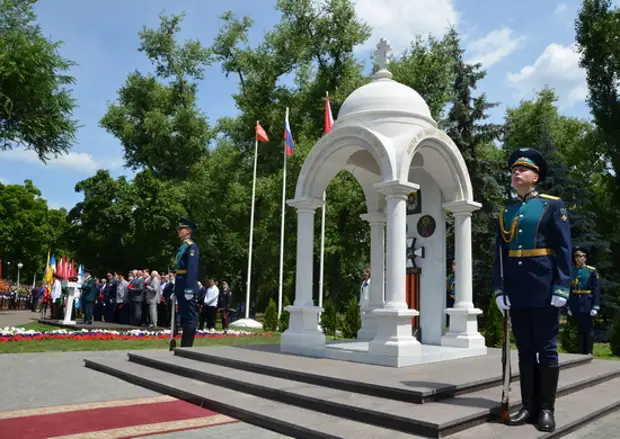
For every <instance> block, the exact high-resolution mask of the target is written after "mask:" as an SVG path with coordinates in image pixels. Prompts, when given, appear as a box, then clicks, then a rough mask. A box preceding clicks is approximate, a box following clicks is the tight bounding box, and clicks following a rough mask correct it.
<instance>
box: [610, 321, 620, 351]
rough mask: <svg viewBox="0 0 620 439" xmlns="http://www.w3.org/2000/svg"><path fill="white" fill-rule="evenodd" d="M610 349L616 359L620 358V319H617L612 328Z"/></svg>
mask: <svg viewBox="0 0 620 439" xmlns="http://www.w3.org/2000/svg"><path fill="white" fill-rule="evenodd" d="M609 347H610V348H611V353H612V354H614V355H615V356H616V357H620V317H616V319H615V320H614V323H613V326H612V327H611V336H610V337H609Z"/></svg>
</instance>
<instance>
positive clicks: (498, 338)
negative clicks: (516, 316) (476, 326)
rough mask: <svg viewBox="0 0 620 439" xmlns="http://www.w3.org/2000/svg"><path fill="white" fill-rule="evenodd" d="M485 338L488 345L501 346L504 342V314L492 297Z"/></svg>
mask: <svg viewBox="0 0 620 439" xmlns="http://www.w3.org/2000/svg"><path fill="white" fill-rule="evenodd" d="M484 339H485V341H486V344H487V346H488V347H490V348H491V347H492V348H501V347H502V346H503V344H504V315H503V314H502V312H501V311H500V310H499V308H498V307H497V305H496V304H495V297H491V299H490V300H489V304H488V306H487V313H486V318H485V324H484Z"/></svg>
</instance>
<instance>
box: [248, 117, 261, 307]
mask: <svg viewBox="0 0 620 439" xmlns="http://www.w3.org/2000/svg"><path fill="white" fill-rule="evenodd" d="M258 123H259V122H258V121H256V125H257V126H258ZM257 161H258V133H255V134H254V177H253V178H252V209H251V213H250V243H249V244H248V281H247V284H246V290H245V318H246V319H249V318H250V284H251V282H252V241H253V238H254V203H255V198H256V163H257Z"/></svg>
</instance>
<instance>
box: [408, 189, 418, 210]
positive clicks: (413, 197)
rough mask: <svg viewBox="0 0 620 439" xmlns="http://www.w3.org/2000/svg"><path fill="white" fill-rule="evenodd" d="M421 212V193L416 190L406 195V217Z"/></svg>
mask: <svg viewBox="0 0 620 439" xmlns="http://www.w3.org/2000/svg"><path fill="white" fill-rule="evenodd" d="M420 212H422V192H420V189H418V190H417V191H415V192H409V195H407V215H415V214H416V213H420Z"/></svg>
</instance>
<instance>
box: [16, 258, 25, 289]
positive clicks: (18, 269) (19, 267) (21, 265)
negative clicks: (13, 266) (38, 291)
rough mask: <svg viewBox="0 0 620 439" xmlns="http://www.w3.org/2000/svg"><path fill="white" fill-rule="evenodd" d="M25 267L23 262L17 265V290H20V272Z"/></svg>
mask: <svg viewBox="0 0 620 439" xmlns="http://www.w3.org/2000/svg"><path fill="white" fill-rule="evenodd" d="M23 266H24V264H22V263H21V262H18V263H17V289H18V290H19V271H20V270H21V269H22V267H23Z"/></svg>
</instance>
